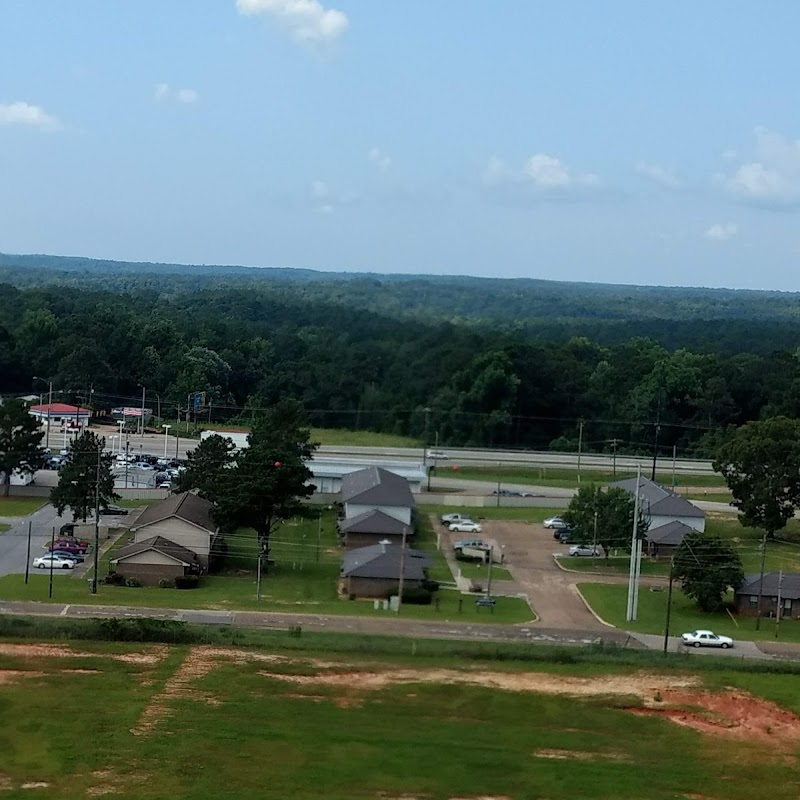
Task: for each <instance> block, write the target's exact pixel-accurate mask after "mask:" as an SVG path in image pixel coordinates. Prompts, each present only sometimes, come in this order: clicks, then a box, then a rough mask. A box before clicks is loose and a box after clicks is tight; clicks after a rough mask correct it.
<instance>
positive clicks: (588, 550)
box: [569, 544, 603, 557]
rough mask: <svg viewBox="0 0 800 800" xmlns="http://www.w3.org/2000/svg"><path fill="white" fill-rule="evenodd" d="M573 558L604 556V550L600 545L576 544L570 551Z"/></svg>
mask: <svg viewBox="0 0 800 800" xmlns="http://www.w3.org/2000/svg"><path fill="white" fill-rule="evenodd" d="M569 554H570V555H571V556H590V557H591V556H602V555H603V548H602V547H600V545H599V544H597V545H591V544H574V545H572V547H570V549H569Z"/></svg>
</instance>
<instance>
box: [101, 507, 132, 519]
mask: <svg viewBox="0 0 800 800" xmlns="http://www.w3.org/2000/svg"><path fill="white" fill-rule="evenodd" d="M101 513H103V514H108V515H110V516H112V517H124V516H125V515H126V514H127V513H128V509H127V508H123V507H122V506H106V508H104V509H103V510H102V512H101Z"/></svg>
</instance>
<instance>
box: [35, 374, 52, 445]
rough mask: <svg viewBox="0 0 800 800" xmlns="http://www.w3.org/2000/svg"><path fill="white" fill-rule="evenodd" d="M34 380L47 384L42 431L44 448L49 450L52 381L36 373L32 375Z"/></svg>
mask: <svg viewBox="0 0 800 800" xmlns="http://www.w3.org/2000/svg"><path fill="white" fill-rule="evenodd" d="M33 379H34V380H35V381H41V382H42V383H46V384H47V386H48V393H47V430H45V432H44V449H45V450H48V451H49V450H50V411H51V409H52V408H53V381H46V380H45V379H44V378H40V377H38V376H37V375H34V376H33Z"/></svg>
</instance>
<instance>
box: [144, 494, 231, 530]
mask: <svg viewBox="0 0 800 800" xmlns="http://www.w3.org/2000/svg"><path fill="white" fill-rule="evenodd" d="M213 507H214V506H213V505H212V504H211V503H209V501H208V500H203V498H202V497H198V496H197V495H196V494H192V493H191V492H181V494H172V495H170V496H169V497H167V498H166V499H165V500H162V501H161V502H160V503H155V504H154V505H152V506H148V507H147V508H146V509H145V510H144V511H143V512H142V513H141V514H140V515H139V519H137V520H136V522H135V523H134V524H133V525H132V526H131V530H132V531H136V530H138V529H139V528H144V527H145V526H146V525H152V524H153V523H155V522H163V521H164V520H165V519H170V518H171V517H176V518H177V519H182V520H183V521H184V522H188V523H189V524H191V525H196V526H197V527H198V528H204V529H205V530H207V531H209V532H210V533H214V532H215V531H216V530H217V526H216V525H215V524H214V520H212V519H211V510H212V509H213Z"/></svg>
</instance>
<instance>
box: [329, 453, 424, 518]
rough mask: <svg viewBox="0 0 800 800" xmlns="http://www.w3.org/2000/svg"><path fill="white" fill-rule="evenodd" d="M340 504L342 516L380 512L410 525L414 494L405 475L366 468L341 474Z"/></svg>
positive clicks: (349, 516)
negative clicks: (342, 507) (342, 511)
mask: <svg viewBox="0 0 800 800" xmlns="http://www.w3.org/2000/svg"><path fill="white" fill-rule="evenodd" d="M342 505H343V506H344V516H345V519H351V518H352V517H358V516H360V515H361V514H365V513H366V512H368V511H382V512H383V513H384V514H386V515H387V516H389V517H394V519H396V520H399V521H400V522H402V523H403V524H404V525H410V524H411V515H412V510H413V508H414V496H413V495H412V493H411V488H410V487H409V485H408V481H407V480H406V479H405V478H403V477H401V476H400V475H397V474H395V473H394V472H389V470H386V469H383V468H381V467H367V468H366V469H359V470H357V471H355V472H350V473H348V474H347V475H345V476H343V477H342Z"/></svg>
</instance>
